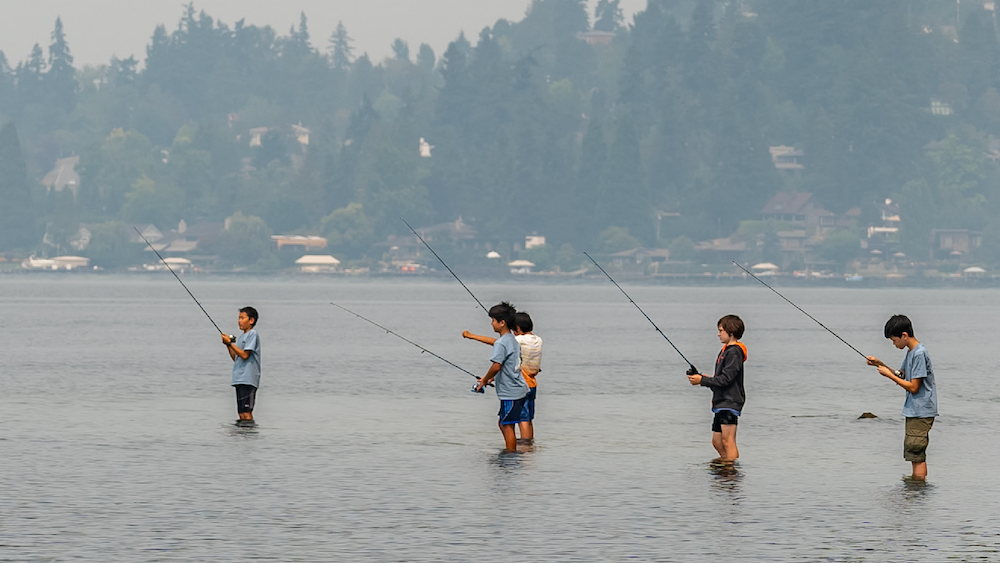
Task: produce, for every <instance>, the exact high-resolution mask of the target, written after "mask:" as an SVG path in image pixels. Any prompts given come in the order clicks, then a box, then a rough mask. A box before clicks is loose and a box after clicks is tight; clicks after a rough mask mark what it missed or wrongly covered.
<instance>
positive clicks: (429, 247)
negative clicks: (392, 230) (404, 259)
mask: <svg viewBox="0 0 1000 563" xmlns="http://www.w3.org/2000/svg"><path fill="white" fill-rule="evenodd" d="M399 220H400V221H402V222H403V223H405V224H406V226H407V227H409V228H410V230H411V231H413V234H414V235H416V237H417V238H418V239H420V242H422V243H424V246H426V247H427V250H430V251H431V254H433V255H434V257H435V258H437V259H438V261H439V262H441V265H443V266H444V267H445V268H447V269H448V271H449V272H450V273H451V275H452V276H454V277H455V279H456V280H457V281H458V283H460V284H462V287H463V288H465V291H468V292H469V295H472V298H473V299H475V300H476V303H479V306H480V307H482V308H483V310H484V311H486V313H487V314H489V312H490V311H489V309H487V308H486V306H485V305H483V303H482V301H480V300H479V298H477V297H476V296H475V295H473V294H472V290H470V289H469V288H468V287H465V284H464V283H462V280H460V279H458V276H457V275H455V272H453V271H452V270H451V268H449V267H448V264H445V262H444V260H442V259H441V257H440V256H438V253H437V252H434V249H433V248H431V245H429V244H427V241H426V240H424V237H422V236H420V234H418V233H417V231H416V230H415V229H414V228H413V227H410V224H409V223H407V222H406V219H403V218H402V217H400V218H399Z"/></svg>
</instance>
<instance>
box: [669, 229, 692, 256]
mask: <svg viewBox="0 0 1000 563" xmlns="http://www.w3.org/2000/svg"><path fill="white" fill-rule="evenodd" d="M669 250H670V259H671V260H677V261H681V260H694V259H695V258H696V257H697V256H698V252H697V251H696V250H695V248H694V241H692V240H691V239H689V238H687V237H686V236H684V235H681V236H679V237H677V238H675V239H674V240H672V241H670V247H669Z"/></svg>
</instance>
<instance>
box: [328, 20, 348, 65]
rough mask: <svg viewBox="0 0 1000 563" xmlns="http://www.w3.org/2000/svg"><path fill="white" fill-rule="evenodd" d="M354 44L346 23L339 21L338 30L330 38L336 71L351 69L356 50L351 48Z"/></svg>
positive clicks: (331, 58)
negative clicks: (348, 33)
mask: <svg viewBox="0 0 1000 563" xmlns="http://www.w3.org/2000/svg"><path fill="white" fill-rule="evenodd" d="M353 42H354V40H353V39H351V38H350V37H349V36H348V35H347V29H346V28H345V27H344V22H342V21H338V22H337V29H335V30H334V32H333V35H331V36H330V60H331V63H333V68H334V69H336V70H340V71H346V70H347V69H349V68H350V67H351V57H352V56H353V54H354V48H353V47H351V43H353Z"/></svg>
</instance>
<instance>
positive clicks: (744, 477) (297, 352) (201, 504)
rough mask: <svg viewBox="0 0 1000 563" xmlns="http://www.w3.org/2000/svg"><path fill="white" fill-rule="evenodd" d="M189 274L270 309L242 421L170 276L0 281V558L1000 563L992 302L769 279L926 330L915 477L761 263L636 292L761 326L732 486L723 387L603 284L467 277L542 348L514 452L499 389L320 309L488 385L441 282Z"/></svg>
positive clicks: (228, 322)
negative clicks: (527, 417) (531, 411)
mask: <svg viewBox="0 0 1000 563" xmlns="http://www.w3.org/2000/svg"><path fill="white" fill-rule="evenodd" d="M184 279H185V281H186V283H187V284H188V286H189V287H190V288H191V290H192V291H193V292H194V294H195V295H196V296H198V298H199V299H200V300H201V301H202V303H203V305H204V306H205V308H206V309H207V310H208V311H209V313H210V314H211V315H212V316H213V317H214V318H215V320H216V322H218V323H219V324H220V326H221V327H222V328H223V329H224V330H227V331H233V332H234V331H236V330H237V327H236V317H237V313H238V311H237V310H238V308H239V307H240V306H243V305H247V304H250V305H254V306H256V307H257V308H258V310H259V311H260V314H261V318H260V324H259V332H260V335H261V339H262V343H263V354H262V359H263V375H262V384H261V389H260V391H259V393H258V397H257V400H258V404H257V408H256V409H255V413H254V415H255V417H256V419H257V421H258V423H259V426H258V427H257V428H256V429H254V430H251V431H247V430H241V429H237V428H234V427H233V426H232V421H233V420H234V419H235V418H236V413H235V399H234V393H233V390H232V388H231V387H230V386H229V378H230V369H231V362H230V360H229V357H228V355H227V354H226V351H225V349H224V348H223V347H222V346H221V345H220V342H219V338H218V335H217V334H216V333H215V331H214V329H213V327H212V325H211V324H210V323H209V321H208V319H206V318H205V316H204V315H203V314H202V313H201V311H199V310H198V308H197V306H196V305H195V304H194V302H193V301H191V299H190V298H189V297H188V295H187V294H186V293H185V292H184V290H183V288H181V287H180V285H179V284H178V283H177V282H176V280H174V279H173V278H172V277H171V276H170V275H169V274H168V273H163V274H162V275H136V276H113V275H106V276H99V275H62V276H60V275H30V276H21V275H8V276H2V277H0V328H2V334H3V341H2V344H0V353H2V360H0V483H2V489H0V490H2V494H0V561H19V562H21V561H127V562H140V561H245V560H259V561H334V560H338V561H499V560H510V561H521V560H537V561H597V560H604V561H623V560H640V561H706V562H715V561H726V560H731V561H747V560H762V561H904V560H905V561H939V560H940V561H945V560H956V561H959V560H960V561H998V560H1000V551H998V550H1000V526H998V525H997V522H998V521H1000V492H998V487H997V485H996V483H995V481H994V479H996V474H997V467H998V465H1000V451H998V448H997V447H996V443H997V438H996V436H997V434H998V426H1000V422H998V421H1000V387H998V386H997V384H996V379H997V374H996V365H995V364H996V361H995V359H994V356H995V355H996V352H995V350H994V348H993V346H992V343H993V341H994V340H995V335H994V328H993V327H994V326H995V325H994V323H995V322H996V319H997V318H998V317H1000V290H997V289H969V290H942V289H862V288H829V287H828V288H788V289H786V290H783V292H784V293H785V294H786V295H787V296H788V297H789V298H790V299H792V300H793V301H795V302H796V303H798V304H799V305H800V306H802V307H803V308H805V309H806V310H808V311H809V312H810V313H811V314H813V315H814V316H815V317H817V318H818V319H820V320H821V321H823V322H824V323H825V324H826V325H827V326H829V327H831V328H832V329H833V330H836V331H837V332H838V333H839V334H840V335H841V336H843V337H844V338H845V339H846V340H848V341H849V342H851V343H852V344H853V345H854V346H856V347H857V348H859V349H861V350H862V351H864V352H866V353H870V354H874V355H877V356H879V357H881V358H883V359H885V360H886V361H887V363H889V364H890V365H898V364H899V363H900V361H901V359H902V353H901V352H899V351H897V350H896V349H895V348H893V347H892V346H891V344H890V343H889V341H887V340H885V339H884V338H882V326H883V324H884V322H885V320H886V319H887V318H888V317H889V316H890V315H892V314H894V313H905V314H908V315H910V316H911V318H912V319H913V320H914V325H915V327H914V328H915V332H916V335H917V337H918V338H919V339H920V340H922V341H923V342H924V343H925V344H926V345H927V348H928V351H929V353H930V355H931V357H932V358H933V361H934V368H935V372H936V376H937V381H938V385H939V393H940V409H941V413H942V414H941V416H940V417H939V418H938V420H937V422H936V424H935V426H934V430H933V431H932V432H931V446H930V448H929V459H928V466H929V472H930V474H929V479H928V482H927V484H926V485H923V486H914V485H909V484H907V483H905V482H904V481H903V480H902V479H901V477H902V476H903V475H904V474H907V473H909V469H910V464H909V463H908V462H905V461H903V460H902V454H901V449H902V435H903V418H902V416H901V415H900V409H901V407H902V402H903V395H904V392H903V391H902V389H900V388H898V387H896V386H894V385H893V384H892V383H891V382H890V381H888V380H886V379H885V378H882V377H880V376H878V375H877V374H876V373H875V371H874V370H873V369H872V368H869V367H867V366H865V365H864V361H863V359H862V358H860V357H859V356H858V355H857V354H855V353H854V352H853V351H851V350H850V349H849V348H848V347H846V346H844V345H843V344H842V343H841V342H839V341H838V340H836V339H835V338H834V337H833V336H831V335H830V334H828V333H826V332H825V331H823V329H822V328H820V327H819V326H817V325H815V324H814V323H813V322H812V321H810V320H809V319H807V318H806V317H805V316H804V315H802V314H801V313H799V312H798V311H796V310H795V309H793V308H792V307H790V306H789V305H788V304H786V303H784V302H783V301H781V300H780V299H779V298H778V297H777V296H775V295H774V294H772V293H770V292H769V291H767V289H766V288H764V287H762V286H759V285H755V284H754V282H753V281H752V280H751V281H749V282H747V284H746V285H738V284H737V285H734V286H731V287H711V288H707V287H664V286H643V285H636V284H625V286H624V287H625V288H626V290H628V291H629V293H630V294H631V295H632V297H633V298H634V299H635V300H636V301H637V302H638V303H639V304H640V305H642V306H643V308H644V309H645V310H646V312H647V313H648V314H649V315H650V317H652V318H653V319H654V320H655V321H656V322H657V324H658V325H659V326H660V327H661V328H662V329H663V331H664V332H665V333H666V334H667V335H668V336H669V337H670V338H671V340H672V341H673V342H674V343H675V344H676V345H677V346H678V347H679V348H680V350H681V351H682V352H684V354H685V355H686V356H687V357H688V358H689V359H691V360H692V361H693V362H694V363H695V364H696V365H697V366H699V367H700V368H701V369H702V371H709V372H710V371H711V367H712V363H713V362H714V359H715V355H716V353H717V351H718V340H717V338H716V327H715V322H716V320H717V319H718V318H719V317H720V316H722V315H724V314H728V313H735V314H738V315H740V316H741V317H742V318H743V319H744V320H745V321H746V324H747V332H746V335H745V336H744V339H743V340H744V342H745V343H746V344H747V346H748V348H749V361H748V363H747V365H746V388H747V395H748V401H747V405H746V409H745V411H744V416H743V417H742V418H741V421H740V426H739V434H738V442H739V445H740V453H741V459H740V462H739V466H738V468H739V471H738V473H737V474H736V475H724V474H719V473H718V472H715V471H713V470H712V468H711V467H710V466H709V463H708V462H709V461H710V460H711V459H712V458H713V457H714V456H715V451H714V450H713V449H712V447H711V445H710V443H709V441H710V438H711V430H710V423H711V417H712V415H711V412H710V411H709V400H710V392H709V391H708V390H707V389H704V388H695V387H691V386H690V385H689V384H688V383H687V380H686V378H685V377H684V371H685V369H686V365H685V363H684V362H683V361H682V360H681V359H680V357H679V356H678V355H677V354H676V353H675V352H674V350H673V349H671V348H670V347H669V345H667V343H666V342H665V341H664V340H663V339H662V338H661V337H660V336H659V335H658V334H657V333H656V332H655V331H654V330H653V328H652V327H651V326H650V325H649V324H648V323H647V321H646V320H645V319H644V318H643V317H642V315H641V314H640V313H639V312H638V311H637V310H635V308H634V307H633V306H632V305H631V304H629V302H628V301H627V300H626V299H625V298H624V296H622V295H621V293H619V292H618V290H617V289H615V287H614V286H612V285H611V284H610V283H607V282H606V281H605V282H601V281H597V280H593V281H588V282H580V283H577V284H545V283H538V282H534V281H525V282H523V283H518V282H512V283H506V284H502V285H501V284H491V283H486V282H482V281H476V280H466V281H467V283H468V285H469V287H470V288H471V289H472V291H473V292H475V293H476V295H477V296H478V297H479V298H480V299H481V300H482V301H483V302H484V303H487V305H490V304H493V303H495V302H497V301H499V300H501V299H509V300H511V301H512V302H513V303H514V304H515V305H517V306H518V307H520V308H523V309H525V310H527V311H528V312H530V313H531V314H532V316H533V318H534V320H535V328H536V330H535V332H536V333H537V334H539V335H540V336H542V338H544V340H545V354H544V360H543V371H542V374H541V375H540V377H539V398H538V415H537V419H536V422H535V429H536V430H535V431H536V444H535V446H534V447H533V448H531V449H530V450H529V451H525V452H523V453H520V454H515V455H501V454H500V449H501V448H502V445H503V441H502V438H501V436H500V433H499V431H498V430H497V428H496V412H497V400H496V397H495V395H493V394H492V391H488V392H487V395H486V396H485V397H484V396H479V395H474V394H472V393H470V392H469V389H470V386H471V384H472V383H473V379H472V378H471V377H469V376H468V375H467V374H464V373H462V372H461V371H459V370H456V369H454V368H453V367H450V366H448V365H446V364H444V363H442V362H440V361H439V360H437V359H435V358H433V357H431V356H429V355H427V354H421V353H420V351H419V350H418V349H416V348H414V347H413V346H411V345H409V344H407V343H405V342H403V341H401V340H399V339H397V338H395V337H393V336H391V335H387V334H386V333H385V332H383V331H381V330H379V329H377V328H375V327H373V326H371V325H369V324H367V323H365V322H363V321H361V320H359V319H357V318H356V317H353V316H351V315H349V314H347V313H344V312H343V311H341V310H339V309H337V308H335V307H332V306H331V305H329V302H331V301H334V302H337V303H339V304H341V305H343V306H345V307H348V308H350V309H352V310H354V311H356V312H358V313H360V314H361V315H364V316H366V317H368V318H369V319H372V320H373V321H376V322H378V323H380V324H383V325H385V326H386V327H388V328H391V329H393V330H395V331H397V332H398V333H400V334H401V335H403V336H406V337H407V338H410V339H411V340H414V341H416V342H418V343H419V344H421V345H423V346H425V347H427V348H429V349H430V350H432V351H434V352H436V353H438V354H440V355H442V356H444V357H445V358H448V359H449V360H451V361H453V362H455V363H456V364H458V365H460V366H462V367H465V368H466V369H468V370H470V371H472V372H474V373H485V371H486V368H487V367H488V365H489V362H488V358H489V352H490V349H489V348H488V347H487V346H484V345H482V344H479V343H476V342H472V341H469V340H463V339H462V338H461V336H460V335H461V332H462V330H465V329H468V330H471V331H473V332H478V333H480V334H487V333H489V332H490V326H489V322H488V318H487V317H486V315H485V314H484V313H483V312H482V310H481V309H479V308H478V306H477V305H476V304H475V303H474V302H473V301H472V299H470V298H469V296H468V295H467V294H466V293H465V292H464V290H462V288H461V286H459V285H458V284H457V283H455V282H454V281H446V280H443V279H442V280H383V279H342V278H248V277H204V276H187V277H185V278H184ZM865 411H870V412H873V413H875V414H877V415H878V416H879V418H877V419H872V420H858V419H857V417H858V415H859V414H861V413H862V412H865Z"/></svg>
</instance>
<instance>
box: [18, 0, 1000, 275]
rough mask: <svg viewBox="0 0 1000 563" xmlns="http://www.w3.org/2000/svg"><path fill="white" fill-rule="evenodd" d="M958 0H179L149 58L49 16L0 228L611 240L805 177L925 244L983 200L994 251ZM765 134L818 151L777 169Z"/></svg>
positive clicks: (993, 97) (695, 226) (970, 56)
mask: <svg viewBox="0 0 1000 563" xmlns="http://www.w3.org/2000/svg"><path fill="white" fill-rule="evenodd" d="M945 4H947V3H941V2H936V1H932V0H911V1H904V0H885V1H882V2H869V1H865V0H843V1H839V2H798V1H794V0H770V1H763V0H758V1H743V2H735V1H721V0H698V1H694V0H649V2H648V5H647V7H646V9H645V10H644V11H642V12H639V13H637V14H636V15H635V18H634V21H633V22H632V23H630V24H626V23H625V22H624V21H623V17H622V14H621V10H620V8H619V6H618V0H600V2H599V3H598V5H597V9H596V13H594V14H588V12H587V9H586V3H585V1H584V0H533V2H532V3H531V5H530V7H529V10H528V11H527V13H526V15H525V17H524V18H523V19H522V20H520V21H517V22H513V21H506V20H500V21H498V22H497V23H496V24H494V25H493V26H491V27H488V28H485V29H483V30H482V31H481V32H480V33H479V34H478V35H477V36H475V37H466V36H464V35H462V36H459V37H458V38H457V39H456V40H455V41H453V42H452V43H451V44H450V45H449V46H448V48H447V50H446V51H445V52H444V53H440V54H436V53H434V52H433V50H432V49H431V48H430V47H429V46H427V45H425V44H424V45H420V46H419V47H417V48H415V49H413V52H411V48H410V46H409V45H407V44H406V43H405V42H403V41H402V40H396V41H395V42H394V43H393V45H392V50H393V55H392V56H391V57H389V58H387V59H385V60H383V61H372V60H371V59H370V58H369V57H368V56H367V55H366V54H359V53H356V52H355V50H354V49H353V42H352V39H351V37H350V36H349V34H348V31H347V30H346V29H345V28H344V26H343V25H340V26H338V28H337V30H336V31H335V32H334V34H333V35H332V36H331V37H329V38H326V39H324V38H313V37H311V35H310V33H309V29H308V21H307V18H306V16H305V15H302V18H301V21H300V23H299V24H298V25H297V26H294V27H293V28H292V29H291V30H289V32H288V33H287V34H286V35H280V34H278V33H277V32H275V30H273V29H272V28H270V27H257V26H252V25H246V24H245V23H244V22H243V21H239V22H236V23H235V24H233V25H228V24H225V23H222V22H219V21H216V20H214V19H213V18H212V17H211V16H210V15H208V14H205V13H204V12H199V11H198V10H197V9H196V8H195V7H194V6H193V5H189V6H187V7H186V9H185V10H184V12H183V14H182V17H181V19H180V21H179V23H178V25H177V27H176V29H174V30H173V31H168V29H167V28H166V27H164V26H160V27H157V28H156V30H155V31H154V32H153V34H152V37H151V40H150V43H149V46H148V47H147V51H146V54H145V55H146V56H145V60H144V64H143V65H141V67H142V68H141V70H140V64H139V61H137V60H136V59H135V58H132V57H130V58H128V59H124V60H119V59H112V60H111V61H110V62H109V63H108V64H107V65H101V66H99V67H90V66H87V67H83V68H79V69H77V68H75V67H74V66H73V58H72V56H71V54H70V53H71V51H70V48H69V42H68V41H67V38H66V34H65V32H64V30H63V29H62V24H61V22H59V21H57V22H56V25H55V29H54V31H53V34H52V42H51V44H50V45H49V46H48V49H47V54H46V51H43V49H42V48H41V47H39V46H37V45H36V46H35V47H34V49H33V50H32V51H31V53H30V55H29V56H28V58H27V59H26V60H25V61H23V62H20V63H18V64H17V65H15V66H12V63H11V62H10V61H9V59H8V58H7V57H5V56H4V55H3V54H2V53H0V120H2V121H9V122H13V123H14V124H16V128H17V129H16V131H17V132H16V133H15V132H14V129H13V127H11V126H7V127H6V128H5V129H4V130H3V132H0V250H3V249H20V250H21V251H29V250H32V249H35V248H36V247H40V245H42V244H66V243H68V242H69V239H70V238H71V237H72V236H73V233H74V232H75V231H76V229H75V228H74V227H75V226H76V225H79V224H80V223H87V224H100V223H104V224H105V225H106V226H107V225H109V224H110V225H120V224H121V223H122V222H124V223H143V222H150V223H155V224H156V225H158V226H161V228H164V227H169V226H171V225H174V224H176V223H177V222H178V221H179V220H180V219H185V220H186V221H187V223H188V224H192V223H194V222H196V221H199V220H209V221H221V220H223V219H224V218H226V217H230V216H233V215H234V214H236V213H240V214H241V217H242V218H243V219H246V218H260V220H261V222H260V224H257V223H254V224H255V225H257V226H256V227H255V228H254V229H252V230H253V232H258V233H261V234H260V236H264V234H266V233H270V232H276V233H278V232H280V233H294V232H302V233H319V234H323V235H326V236H328V237H329V239H330V241H331V246H332V248H331V250H332V251H333V252H335V253H339V254H343V255H344V256H346V257H360V256H363V255H366V254H369V253H371V252H372V251H371V248H372V244H373V243H374V242H376V241H378V240H382V239H384V238H385V237H386V236H387V235H389V234H394V233H395V234H402V233H403V232H404V231H405V226H402V225H401V223H400V222H399V219H398V218H399V217H401V216H405V217H407V218H408V219H409V220H410V221H411V222H415V223H420V224H431V223H437V222H445V221H453V220H455V219H457V218H459V217H461V218H462V219H463V221H465V222H466V223H469V224H472V225H474V226H475V227H476V228H477V229H478V231H479V233H480V236H481V238H483V239H485V240H489V241H492V242H494V243H498V244H501V243H502V244H505V245H507V246H508V247H509V246H510V245H513V244H516V243H518V242H519V241H523V236H524V235H525V234H529V233H532V232H537V233H538V234H542V235H545V236H547V237H548V240H549V242H550V245H549V246H550V247H552V248H559V247H560V246H562V245H563V244H571V245H572V246H574V247H576V248H580V249H583V248H597V247H601V246H602V245H603V247H604V249H606V250H613V249H618V248H620V247H623V246H626V245H629V244H636V243H642V244H645V245H649V246H655V245H663V246H666V245H668V244H669V243H670V242H671V241H672V240H676V239H678V237H682V236H683V237H684V238H683V239H682V240H684V241H687V240H688V239H693V240H701V239H706V238H713V237H718V236H725V235H728V234H729V233H731V232H733V231H735V230H736V229H737V227H738V226H739V223H740V221H742V220H752V219H758V218H759V216H760V210H761V208H762V207H763V206H764V204H765V203H766V202H767V200H768V199H769V198H770V197H771V196H772V195H773V194H774V193H775V192H778V191H809V192H813V193H814V194H816V195H817V197H818V198H819V199H820V201H821V202H822V203H823V204H824V205H825V206H826V207H827V208H828V209H829V210H830V211H833V212H836V213H842V212H844V211H846V210H847V209H849V208H852V207H861V208H862V217H863V218H865V219H866V220H872V219H873V218H874V217H875V216H876V214H877V212H876V208H875V202H878V201H882V200H883V199H885V198H887V197H892V198H895V199H896V200H897V201H899V202H900V204H901V206H902V215H903V229H904V232H903V239H904V242H905V245H906V246H905V248H907V249H908V250H909V251H911V252H914V253H920V254H914V255H926V247H927V245H928V244H929V242H928V234H929V232H930V229H932V228H969V229H974V230H982V231H984V233H985V242H984V248H983V250H982V252H983V253H984V256H987V257H989V258H992V259H1000V214H998V213H997V212H998V211H1000V182H998V180H1000V176H998V169H997V165H996V160H997V158H1000V152H998V150H1000V145H996V144H992V143H991V138H990V136H991V135H1000V93H998V89H1000V76H998V69H1000V41H998V36H997V24H996V20H995V13H994V12H992V11H988V10H987V9H985V8H984V6H983V3H977V2H972V3H968V5H965V4H963V5H962V6H961V9H962V10H963V11H962V12H961V13H960V15H959V17H960V20H957V19H956V13H955V10H954V8H955V7H954V6H948V5H945ZM592 22H593V23H592ZM591 30H597V31H603V32H611V33H613V35H612V36H603V37H601V36H599V34H591V35H590V36H589V37H588V36H586V35H581V33H583V32H588V31H591ZM79 33H82V31H79ZM588 40H589V41H588ZM602 42H607V44H601V43H602ZM591 43H594V44H591ZM932 109H934V111H932ZM293 125H295V126H301V127H305V128H307V129H308V141H307V144H306V141H305V139H304V138H303V137H302V130H301V129H296V128H295V127H293ZM260 128H267V130H266V132H263V131H264V130H263V129H260ZM420 138H423V139H425V140H426V143H428V144H429V145H430V146H432V148H430V151H431V157H430V158H425V157H421V155H420V152H419V150H418V140H419V139H420ZM255 139H256V142H251V141H253V140H255ZM932 141H934V142H935V143H933V144H932V148H930V149H929V148H928V143H930V142H932ZM251 145H253V146H251ZM773 145H791V146H794V147H796V148H800V149H802V150H803V151H804V153H805V156H804V157H803V159H802V162H803V163H804V165H805V168H804V169H803V170H801V171H794V172H786V171H781V172H780V173H779V171H778V170H776V169H775V167H774V166H773V164H772V161H771V156H770V154H769V152H768V147H769V146H773ZM70 155H79V156H80V162H79V165H78V166H77V171H78V172H79V174H80V178H81V181H80V185H79V189H78V193H77V194H76V197H73V195H72V194H71V193H69V191H67V190H64V191H63V192H60V193H55V192H51V193H47V192H46V190H45V189H44V188H42V187H41V186H40V185H39V183H38V182H37V179H39V178H41V177H42V175H44V173H45V172H47V171H48V170H50V169H51V168H52V166H53V164H54V163H55V161H56V160H57V159H58V158H60V157H66V156H70ZM658 212H667V213H677V214H679V215H670V216H669V219H662V220H661V219H658ZM254 220H255V221H256V219H254ZM401 227H402V228H401ZM101 232H106V233H118V235H116V236H120V235H121V232H122V230H121V229H120V228H117V229H116V228H105V229H103V230H102V231H101ZM602 233H603V235H602ZM657 233H659V239H657ZM43 235H44V240H45V241H46V242H45V243H43V242H42V240H43ZM95 236H96V235H95ZM108 236H111V235H108ZM112 242H113V241H111V242H109V241H95V243H96V244H98V245H101V244H104V245H105V246H108V245H111V246H113V244H112ZM253 258H254V257H253V256H250V257H249V258H247V259H248V260H250V259H253Z"/></svg>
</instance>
